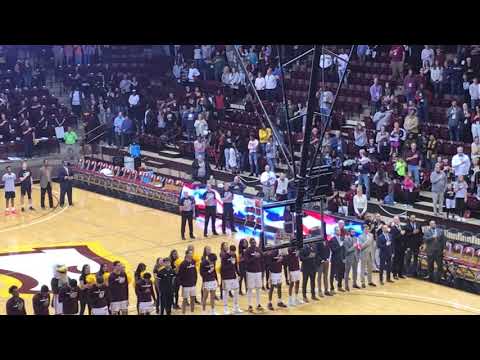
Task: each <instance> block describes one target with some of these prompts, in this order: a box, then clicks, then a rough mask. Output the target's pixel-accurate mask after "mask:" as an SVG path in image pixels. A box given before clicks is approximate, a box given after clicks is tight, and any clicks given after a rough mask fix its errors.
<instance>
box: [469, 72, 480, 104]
mask: <svg viewBox="0 0 480 360" xmlns="http://www.w3.org/2000/svg"><path fill="white" fill-rule="evenodd" d="M468 92H469V94H470V107H471V109H472V110H473V109H475V108H476V107H477V105H478V104H479V101H478V100H479V98H480V85H479V84H478V79H477V78H474V79H473V82H472V83H471V84H470V86H469V87H468Z"/></svg>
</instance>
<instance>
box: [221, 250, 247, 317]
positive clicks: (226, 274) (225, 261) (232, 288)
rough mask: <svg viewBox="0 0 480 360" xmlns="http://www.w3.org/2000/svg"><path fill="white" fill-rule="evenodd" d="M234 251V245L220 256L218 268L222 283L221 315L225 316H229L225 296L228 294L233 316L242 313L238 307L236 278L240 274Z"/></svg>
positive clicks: (226, 297)
mask: <svg viewBox="0 0 480 360" xmlns="http://www.w3.org/2000/svg"><path fill="white" fill-rule="evenodd" d="M236 250H237V249H236V248H235V245H231V246H230V248H229V251H226V252H224V253H222V255H221V262H222V266H221V268H220V274H221V278H222V283H223V284H222V285H223V313H224V314H225V315H228V314H230V312H229V310H228V296H227V294H228V293H229V292H233V312H234V313H235V314H239V313H242V312H243V311H242V310H240V306H239V305H238V288H239V282H238V276H239V275H240V272H239V270H238V261H237V256H236V255H235V252H236Z"/></svg>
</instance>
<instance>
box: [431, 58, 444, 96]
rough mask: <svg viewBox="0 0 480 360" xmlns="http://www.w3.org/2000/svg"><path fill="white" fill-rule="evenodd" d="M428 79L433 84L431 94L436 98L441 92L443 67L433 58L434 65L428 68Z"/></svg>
mask: <svg viewBox="0 0 480 360" xmlns="http://www.w3.org/2000/svg"><path fill="white" fill-rule="evenodd" d="M430 79H431V80H432V85H433V94H434V95H435V98H438V97H439V96H440V95H441V94H442V82H443V67H442V66H441V65H440V63H439V62H438V60H435V65H434V66H432V67H431V68H430Z"/></svg>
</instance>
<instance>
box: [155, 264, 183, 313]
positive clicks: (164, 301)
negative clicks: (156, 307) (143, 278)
mask: <svg viewBox="0 0 480 360" xmlns="http://www.w3.org/2000/svg"><path fill="white" fill-rule="evenodd" d="M163 265H164V268H163V269H161V270H160V271H159V272H158V273H157V281H158V288H159V290H160V315H164V313H165V312H166V313H167V315H171V313H172V304H173V295H174V290H175V278H176V276H177V274H176V272H175V270H173V268H172V263H171V260H170V258H165V259H163ZM177 299H178V290H177Z"/></svg>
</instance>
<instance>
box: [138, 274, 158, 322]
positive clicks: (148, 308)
mask: <svg viewBox="0 0 480 360" xmlns="http://www.w3.org/2000/svg"><path fill="white" fill-rule="evenodd" d="M135 293H136V294H137V299H138V309H139V312H138V314H139V315H150V313H151V312H152V311H153V307H154V306H153V304H154V302H155V303H156V297H155V292H154V289H153V282H152V275H151V274H150V273H148V272H147V273H145V274H143V276H142V278H141V279H140V280H138V281H136V282H135Z"/></svg>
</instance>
